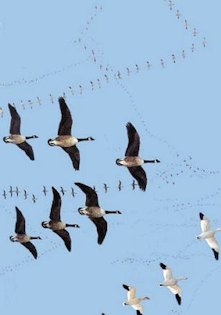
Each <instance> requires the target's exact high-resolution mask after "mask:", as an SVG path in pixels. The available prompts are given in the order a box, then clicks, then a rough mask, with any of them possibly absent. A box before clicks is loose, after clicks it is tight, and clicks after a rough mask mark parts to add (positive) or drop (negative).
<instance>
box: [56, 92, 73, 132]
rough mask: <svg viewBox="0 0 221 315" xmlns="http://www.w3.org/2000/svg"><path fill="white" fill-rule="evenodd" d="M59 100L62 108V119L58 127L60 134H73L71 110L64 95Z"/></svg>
mask: <svg viewBox="0 0 221 315" xmlns="http://www.w3.org/2000/svg"><path fill="white" fill-rule="evenodd" d="M58 101H59V104H60V110H61V121H60V124H59V128H58V135H59V136H66V135H71V127H72V123H73V120H72V117H71V112H70V110H69V108H68V106H67V104H66V102H65V100H64V98H63V97H60V98H59V99H58Z"/></svg>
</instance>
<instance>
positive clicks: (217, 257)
mask: <svg viewBox="0 0 221 315" xmlns="http://www.w3.org/2000/svg"><path fill="white" fill-rule="evenodd" d="M212 251H213V253H214V257H215V259H216V260H219V253H218V252H217V251H216V250H215V249H214V248H212Z"/></svg>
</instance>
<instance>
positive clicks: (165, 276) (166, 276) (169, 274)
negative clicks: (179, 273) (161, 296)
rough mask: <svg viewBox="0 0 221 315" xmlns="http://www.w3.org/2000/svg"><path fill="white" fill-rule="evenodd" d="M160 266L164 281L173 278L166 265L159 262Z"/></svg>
mask: <svg viewBox="0 0 221 315" xmlns="http://www.w3.org/2000/svg"><path fill="white" fill-rule="evenodd" d="M160 267H161V268H162V269H163V277H164V280H165V281H168V280H170V279H172V278H173V274H172V270H171V269H170V268H169V267H167V266H166V265H164V264H163V263H160Z"/></svg>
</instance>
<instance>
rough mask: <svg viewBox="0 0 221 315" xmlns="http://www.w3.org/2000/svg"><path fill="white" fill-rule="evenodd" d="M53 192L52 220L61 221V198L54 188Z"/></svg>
mask: <svg viewBox="0 0 221 315" xmlns="http://www.w3.org/2000/svg"><path fill="white" fill-rule="evenodd" d="M52 191H53V202H52V206H51V213H50V219H51V220H52V221H61V218H60V211H61V196H60V194H59V192H58V191H57V190H56V189H55V188H54V187H52Z"/></svg>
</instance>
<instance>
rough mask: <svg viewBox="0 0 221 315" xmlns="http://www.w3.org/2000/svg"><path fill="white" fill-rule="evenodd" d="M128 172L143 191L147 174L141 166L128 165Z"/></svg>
mask: <svg viewBox="0 0 221 315" xmlns="http://www.w3.org/2000/svg"><path fill="white" fill-rule="evenodd" d="M128 171H129V172H130V174H131V175H132V176H133V177H134V178H135V179H136V180H137V182H138V185H139V187H140V189H141V190H143V191H145V190H146V187H147V176H146V173H145V171H144V169H143V168H142V167H141V166H135V167H128Z"/></svg>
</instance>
